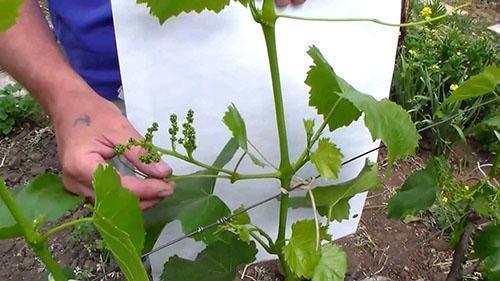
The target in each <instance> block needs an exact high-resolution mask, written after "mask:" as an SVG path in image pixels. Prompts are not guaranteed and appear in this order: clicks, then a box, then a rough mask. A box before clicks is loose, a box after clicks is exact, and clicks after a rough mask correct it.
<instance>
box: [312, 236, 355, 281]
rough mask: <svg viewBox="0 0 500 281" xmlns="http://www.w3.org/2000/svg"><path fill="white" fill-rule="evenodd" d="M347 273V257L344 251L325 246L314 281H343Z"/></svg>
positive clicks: (328, 245) (322, 248) (332, 246)
mask: <svg viewBox="0 0 500 281" xmlns="http://www.w3.org/2000/svg"><path fill="white" fill-rule="evenodd" d="M346 272H347V255H346V253H345V252H344V250H342V248H340V247H339V246H337V245H333V244H325V245H323V246H322V247H321V257H320V259H319V263H318V265H317V266H316V268H315V269H314V274H313V277H312V281H343V280H344V278H345V274H346Z"/></svg>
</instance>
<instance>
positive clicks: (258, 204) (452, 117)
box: [142, 98, 498, 259]
mask: <svg viewBox="0 0 500 281" xmlns="http://www.w3.org/2000/svg"><path fill="white" fill-rule="evenodd" d="M496 100H498V98H493V99H491V100H488V101H486V102H483V103H480V104H478V105H476V106H473V107H470V108H468V109H464V110H460V111H459V112H457V113H456V114H453V115H451V116H449V117H448V118H446V119H443V120H441V121H439V122H436V123H434V124H431V125H428V126H426V127H424V128H421V129H419V130H418V133H421V132H423V131H426V130H429V129H432V128H434V127H437V126H439V125H441V124H444V123H446V122H448V121H450V120H453V119H455V118H456V117H458V116H460V115H462V114H464V113H467V112H469V111H471V110H474V109H476V108H479V107H482V106H485V105H487V104H490V103H492V102H494V101H496ZM384 147H385V145H384V144H382V145H380V146H378V147H376V148H372V149H370V150H368V151H366V152H363V153H361V154H359V155H356V156H354V157H352V158H350V159H348V160H346V161H344V162H342V164H341V166H344V165H347V164H349V163H351V162H354V161H356V160H358V159H360V158H362V157H364V156H366V155H368V154H370V153H372V152H375V151H377V150H379V149H381V148H384ZM315 178H319V175H317V176H316V177H315ZM304 185H306V183H304V182H302V183H299V184H297V185H295V186H294V187H292V188H291V189H290V190H289V192H291V191H294V190H296V189H298V188H300V187H302V186H304ZM281 194H282V193H279V194H276V195H274V196H272V197H269V198H267V199H264V200H262V201H260V202H257V203H255V204H252V205H250V206H248V207H246V208H244V209H241V210H239V211H237V212H235V213H233V214H231V215H229V216H227V217H221V218H219V219H218V220H217V221H215V222H213V223H211V224H208V225H206V226H200V227H198V228H197V229H196V230H195V231H192V232H190V233H188V234H186V235H184V236H181V237H178V238H176V239H174V240H171V241H169V242H167V243H165V244H162V245H160V246H158V247H156V248H154V249H153V250H151V251H150V252H148V253H145V254H143V255H142V258H143V259H144V258H146V257H148V256H150V255H152V254H154V253H156V252H158V251H160V250H163V249H165V248H167V247H169V246H172V245H174V244H176V243H179V242H181V241H183V240H185V239H187V238H190V237H192V236H194V235H196V234H200V233H201V232H203V231H206V230H208V229H211V228H214V227H216V226H219V225H221V224H224V223H226V222H228V221H230V220H231V219H232V218H234V217H236V216H238V215H241V214H243V213H245V212H247V211H250V210H252V209H255V208H257V207H259V206H261V205H264V204H266V203H267V202H270V201H272V200H274V199H278V198H279V197H280V196H281Z"/></svg>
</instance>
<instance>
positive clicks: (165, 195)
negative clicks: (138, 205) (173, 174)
mask: <svg viewBox="0 0 500 281" xmlns="http://www.w3.org/2000/svg"><path fill="white" fill-rule="evenodd" d="M170 195H172V191H171V190H169V189H165V190H162V191H160V193H158V196H159V197H168V196H170Z"/></svg>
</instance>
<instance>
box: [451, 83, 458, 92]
mask: <svg viewBox="0 0 500 281" xmlns="http://www.w3.org/2000/svg"><path fill="white" fill-rule="evenodd" d="M456 89H458V85H457V84H451V85H450V91H452V92H453V91H455V90H456Z"/></svg>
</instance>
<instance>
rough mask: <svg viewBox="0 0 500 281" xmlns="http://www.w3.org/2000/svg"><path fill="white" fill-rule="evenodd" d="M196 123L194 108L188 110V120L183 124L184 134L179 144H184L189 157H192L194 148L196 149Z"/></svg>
mask: <svg viewBox="0 0 500 281" xmlns="http://www.w3.org/2000/svg"><path fill="white" fill-rule="evenodd" d="M193 123H194V111H193V110H192V109H190V110H188V113H187V116H186V122H185V123H184V124H182V135H183V138H180V139H179V144H182V146H184V149H186V152H187V154H188V156H189V157H192V155H193V152H194V150H195V149H196V131H195V129H194V127H193Z"/></svg>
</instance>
